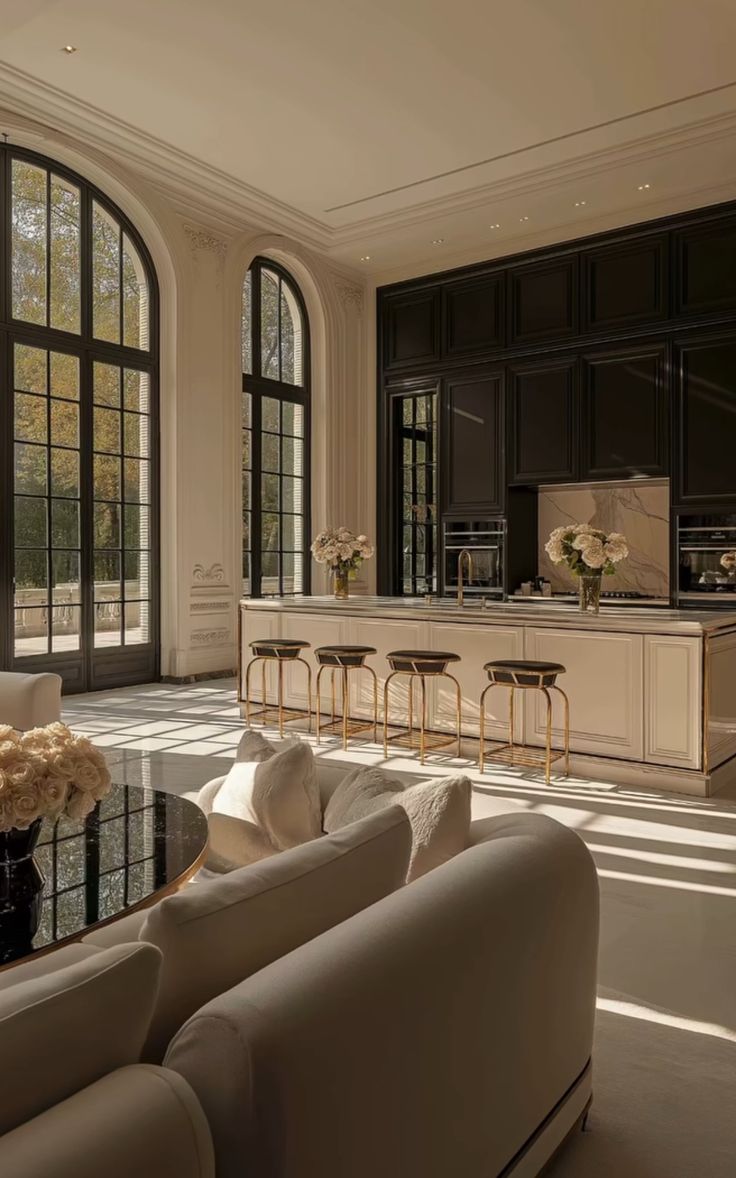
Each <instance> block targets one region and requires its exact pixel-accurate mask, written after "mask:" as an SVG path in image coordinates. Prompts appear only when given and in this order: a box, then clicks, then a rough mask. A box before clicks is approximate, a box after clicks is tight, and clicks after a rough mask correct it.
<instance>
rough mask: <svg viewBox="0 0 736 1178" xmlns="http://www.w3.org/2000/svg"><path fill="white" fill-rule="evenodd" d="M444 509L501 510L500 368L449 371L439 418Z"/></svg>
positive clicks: (456, 511)
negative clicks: (472, 372)
mask: <svg viewBox="0 0 736 1178" xmlns="http://www.w3.org/2000/svg"><path fill="white" fill-rule="evenodd" d="M442 458H443V462H442V469H443V477H444V488H443V490H444V494H443V500H444V504H443V506H444V510H445V512H446V513H448V514H450V515H453V514H454V515H468V514H471V515H473V514H475V513H478V514H481V515H487V514H488V513H489V512H490V513H496V512H501V511H503V500H504V485H505V484H504V472H503V373H502V372H500V371H494V372H488V373H484V374H483V375H474V376H470V375H468V376H463V377H450V378H448V379H447V381H446V382H445V389H444V412H443V420H442Z"/></svg>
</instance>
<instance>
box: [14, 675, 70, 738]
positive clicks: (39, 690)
mask: <svg viewBox="0 0 736 1178" xmlns="http://www.w3.org/2000/svg"><path fill="white" fill-rule="evenodd" d="M60 719H61V676H60V675H54V674H52V673H51V672H43V673H42V674H40V675H24V674H21V673H19V672H16V671H0V724H9V725H10V727H11V728H16V729H18V730H19V731H20V732H26V731H27V730H28V729H29V728H40V727H41V726H42V725H44V724H53V723H54V721H56V720H60Z"/></svg>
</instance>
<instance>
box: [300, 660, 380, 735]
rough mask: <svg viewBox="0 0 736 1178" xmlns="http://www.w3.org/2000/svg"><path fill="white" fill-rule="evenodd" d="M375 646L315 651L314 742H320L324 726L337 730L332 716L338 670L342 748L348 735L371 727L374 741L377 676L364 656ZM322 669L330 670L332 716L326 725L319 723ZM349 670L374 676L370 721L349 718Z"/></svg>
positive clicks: (376, 716) (376, 717)
mask: <svg viewBox="0 0 736 1178" xmlns="http://www.w3.org/2000/svg"><path fill="white" fill-rule="evenodd" d="M375 653H376V648H375V646H345V645H340V646H318V647H317V649H316V650H315V652H314V657H315V658H316V660H317V662H318V664H319V670H318V672H317V688H316V693H317V705H316V711H317V744H319V743H320V734H321V733H322V732H324V731H325V730H326V729H329V730H330V732H333V733H337V732H338V731H339V729H338V721H336V719H335V672H336V671H340V672H341V674H340V681H341V684H342V692H341V694H342V719H341V720H340V721H339V725H340V728H341V729H342V747H343V748H344V749H346V748H347V747H348V735H355V734H356V733H358V732H365V731H366V729H368V728H371V727H372V728H373V742H374V743H375V741H376V737H377V731H378V679H377V677H376V672H375V671H374V670H373V667H368V666H366V662H365V660H366V658H367V657H368V655H369V654H375ZM323 671H331V672H332V679H331V683H332V719H331V721H330V723H329V724H322V723H321V722H320V721H321V716H322V712H321V705H320V693H319V684H320V680H321V678H322V672H323ZM351 671H367V672H368V674H369V675H372V676H373V723H372V724H371V722H370V720H368V721H365V720H352V719H351V718H350V680H349V675H350V672H351Z"/></svg>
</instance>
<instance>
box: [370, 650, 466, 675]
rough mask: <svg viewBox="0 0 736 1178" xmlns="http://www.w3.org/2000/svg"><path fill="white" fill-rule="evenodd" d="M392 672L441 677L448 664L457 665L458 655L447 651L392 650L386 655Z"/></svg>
mask: <svg viewBox="0 0 736 1178" xmlns="http://www.w3.org/2000/svg"><path fill="white" fill-rule="evenodd" d="M386 658H387V659H388V662H389V665H390V667H391V670H392V671H408V672H409V673H410V674H414V675H443V674H444V673H445V669H446V667H447V664H448V663H459V662H460V655H459V654H452V653H451V652H450V651H447V650H392V651H391V652H390V653H389V654H387V655H386Z"/></svg>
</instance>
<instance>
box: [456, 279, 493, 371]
mask: <svg viewBox="0 0 736 1178" xmlns="http://www.w3.org/2000/svg"><path fill="white" fill-rule="evenodd" d="M442 300H443V314H444V324H445V329H444V340H445V344H444V346H445V354H446V355H447V356H461V355H465V354H467V353H471V352H488V351H490V350H492V349H494V348H500V347H502V346H503V342H504V338H503V335H504V333H503V310H504V276H503V275H500V274H495V275H493V276H492V277H490V278H474V279H472V280H470V281H467V282H454V283H452V284H451V285H449V286H446V287H445V288H444V290H443V292H442Z"/></svg>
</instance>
